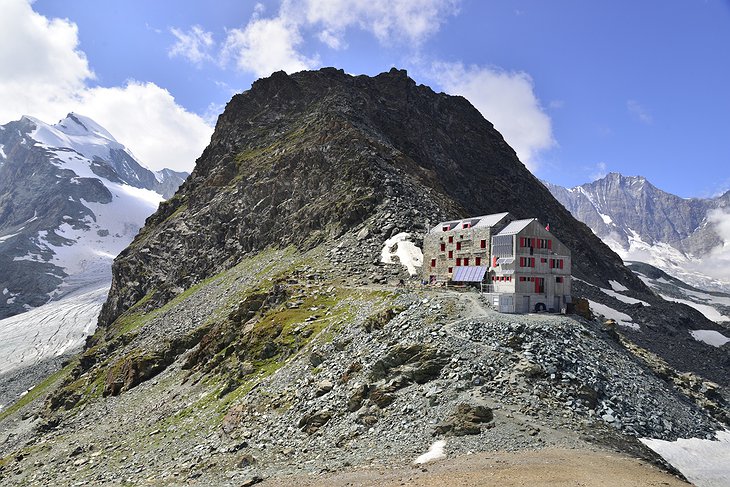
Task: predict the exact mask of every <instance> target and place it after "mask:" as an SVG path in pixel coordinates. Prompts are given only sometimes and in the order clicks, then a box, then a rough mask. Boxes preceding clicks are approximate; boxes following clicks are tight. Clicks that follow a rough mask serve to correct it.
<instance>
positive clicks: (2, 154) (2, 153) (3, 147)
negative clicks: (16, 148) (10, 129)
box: [0, 144, 8, 159]
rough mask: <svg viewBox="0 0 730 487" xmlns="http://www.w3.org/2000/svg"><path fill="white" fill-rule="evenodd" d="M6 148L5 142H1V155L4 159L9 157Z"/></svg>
mask: <svg viewBox="0 0 730 487" xmlns="http://www.w3.org/2000/svg"><path fill="white" fill-rule="evenodd" d="M4 149H5V146H4V145H3V144H0V156H1V157H2V158H3V159H7V158H8V156H7V155H6V154H5V150H4Z"/></svg>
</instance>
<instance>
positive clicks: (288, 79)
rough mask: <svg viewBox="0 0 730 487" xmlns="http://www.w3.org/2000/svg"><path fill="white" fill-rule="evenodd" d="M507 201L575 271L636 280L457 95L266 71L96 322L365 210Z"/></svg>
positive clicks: (127, 262) (379, 212) (434, 209)
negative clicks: (548, 231) (552, 239)
mask: <svg viewBox="0 0 730 487" xmlns="http://www.w3.org/2000/svg"><path fill="white" fill-rule="evenodd" d="M483 188H490V190H489V191H484V190H483ZM505 209H509V211H510V212H511V213H512V214H514V215H516V216H518V217H532V216H535V217H538V218H539V219H540V220H541V221H545V222H549V223H550V225H551V228H552V229H554V233H555V234H556V236H557V237H558V238H560V239H561V241H563V242H564V243H566V244H567V245H568V246H569V247H571V248H572V249H573V255H574V261H575V262H576V263H577V264H576V266H575V271H574V272H575V273H576V275H578V277H580V278H583V279H587V280H590V281H594V282H597V283H598V282H605V280H606V279H611V278H614V279H616V280H619V281H626V283H627V284H630V285H631V286H632V287H634V288H636V289H643V284H642V283H641V281H639V280H638V279H637V278H636V277H635V276H634V275H633V274H631V273H630V272H627V271H626V269H625V268H624V267H623V265H622V264H621V262H620V259H619V258H618V257H617V256H616V255H615V254H613V253H612V252H611V251H610V250H609V249H608V248H607V247H605V246H604V245H603V244H602V243H601V242H600V241H599V239H597V238H596V237H595V235H593V234H592V233H591V232H590V230H589V229H588V228H587V227H586V226H585V225H583V224H581V223H578V222H576V221H575V220H574V219H573V217H572V216H571V215H570V214H569V213H568V212H567V211H566V210H565V209H564V208H563V207H562V206H561V205H560V204H559V203H558V202H557V201H555V199H554V198H553V197H552V196H551V195H550V194H549V192H548V191H547V190H546V188H545V187H544V186H543V185H542V184H541V183H540V182H539V181H538V180H537V179H535V177H534V176H533V175H532V174H531V173H530V172H529V171H528V170H527V169H526V168H525V167H524V165H522V164H521V163H520V162H519V160H518V159H517V156H516V154H515V152H514V151H513V150H512V149H511V148H510V147H509V146H508V145H507V144H506V143H505V141H504V139H503V138H502V136H501V135H500V134H499V133H498V132H497V131H496V130H494V127H493V126H492V125H491V124H490V123H489V122H487V121H486V120H484V119H483V118H482V116H481V115H480V114H479V112H478V111H477V110H476V109H475V108H474V107H473V106H471V105H470V104H469V103H468V102H467V101H466V100H465V99H464V98H461V97H453V96H448V95H445V94H438V93H434V92H433V91H432V90H431V89H430V88H428V87H426V86H423V85H417V84H416V83H415V82H414V81H413V80H412V79H410V78H409V77H408V76H407V74H406V72H405V71H399V70H397V69H393V70H391V71H390V72H388V73H382V74H380V75H378V76H375V77H367V76H349V75H346V74H345V73H344V72H343V71H342V70H336V69H334V68H324V69H321V70H319V71H307V72H301V73H296V74H293V75H291V76H289V75H287V74H285V73H283V72H279V73H274V74H273V75H272V76H271V77H269V78H266V79H261V80H258V81H256V82H255V83H254V84H253V86H252V87H251V89H250V90H248V91H246V92H244V93H241V94H239V95H236V96H234V97H233V98H232V99H231V101H230V102H229V103H228V105H227V106H226V109H225V111H224V112H223V114H221V115H220V117H219V119H218V122H217V124H216V130H215V133H214V135H213V137H212V139H211V144H210V145H209V146H208V147H207V148H206V149H205V151H204V152H203V154H202V155H201V157H200V158H199V159H198V161H197V163H196V168H195V170H194V171H193V173H192V174H191V176H190V178H188V180H187V181H186V182H185V184H184V185H183V186H182V188H181V191H180V192H179V193H178V194H177V195H176V197H175V198H173V199H171V200H170V201H169V202H167V203H166V204H164V205H162V206H161V207H160V210H159V211H158V212H157V213H156V214H155V215H154V216H153V217H152V218H151V219H150V220H149V221H148V222H147V225H146V228H145V231H144V232H143V233H142V234H141V235H140V236H138V238H137V239H135V242H134V243H133V244H132V245H131V246H130V247H129V248H128V249H127V250H126V251H125V252H123V253H122V254H121V255H120V257H119V258H118V259H117V261H116V262H115V266H114V270H113V273H114V277H113V282H112V289H111V292H110V296H109V300H108V302H107V303H106V305H105V307H104V309H103V311H102V315H101V324H103V325H109V324H111V323H112V322H113V321H114V319H116V318H117V317H118V316H119V315H120V314H121V313H123V312H124V311H125V310H126V309H128V308H129V307H131V306H132V305H134V303H135V302H138V301H139V300H141V299H143V298H145V297H146V296H148V295H150V294H151V296H150V298H151V299H150V300H149V301H148V303H149V306H159V305H162V304H164V303H165V302H167V301H168V300H169V299H170V298H171V297H172V296H173V295H174V293H173V292H172V289H173V288H175V287H182V288H187V287H189V286H190V285H192V284H194V283H196V282H198V281H199V280H201V279H204V278H205V277H206V276H207V275H210V274H211V273H216V272H220V271H221V270H223V269H226V268H229V267H230V266H232V265H233V264H234V263H236V262H238V261H239V260H240V258H241V257H242V256H244V255H246V253H247V252H255V251H258V250H261V249H263V248H266V247H267V246H269V245H276V246H281V245H288V244H294V245H296V246H298V247H300V248H301V249H305V250H306V249H308V248H312V247H313V246H315V245H317V244H319V243H322V242H324V241H326V240H327V239H331V238H336V237H338V236H340V235H342V234H343V233H345V232H346V231H347V230H348V229H350V228H353V227H355V226H358V225H360V224H361V223H363V222H364V221H365V220H366V219H368V218H370V221H372V222H373V225H372V226H370V227H369V228H370V230H371V231H372V230H375V229H376V228H378V229H383V228H390V230H389V233H391V234H393V233H394V232H395V231H396V229H397V230H398V231H410V232H412V233H418V232H422V231H423V229H425V228H427V227H428V226H430V225H431V224H433V223H436V222H438V221H441V220H443V219H447V218H448V217H450V218H453V217H454V216H456V215H464V216H466V215H475V214H488V213H495V212H499V211H504V210H505ZM200 249H205V252H204V253H201V252H200ZM173 255H174V256H175V258H172V256H173Z"/></svg>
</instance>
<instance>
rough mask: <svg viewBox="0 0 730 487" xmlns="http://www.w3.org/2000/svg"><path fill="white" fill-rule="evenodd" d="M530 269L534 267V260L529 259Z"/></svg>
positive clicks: (532, 258)
mask: <svg viewBox="0 0 730 487" xmlns="http://www.w3.org/2000/svg"><path fill="white" fill-rule="evenodd" d="M530 267H535V258H534V257H530Z"/></svg>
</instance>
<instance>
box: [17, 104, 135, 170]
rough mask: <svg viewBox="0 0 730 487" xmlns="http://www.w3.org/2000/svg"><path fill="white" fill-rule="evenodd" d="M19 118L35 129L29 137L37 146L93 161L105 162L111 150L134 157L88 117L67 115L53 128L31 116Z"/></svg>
mask: <svg viewBox="0 0 730 487" xmlns="http://www.w3.org/2000/svg"><path fill="white" fill-rule="evenodd" d="M23 119H24V120H28V121H30V122H31V123H32V124H33V125H34V126H35V129H34V130H33V131H32V132H31V133H30V137H31V138H32V139H33V140H34V141H35V142H36V144H39V145H41V146H45V147H47V148H64V149H72V150H74V151H76V152H78V153H79V154H81V155H82V156H84V157H86V158H88V159H89V160H94V158H95V157H99V158H101V159H105V160H106V159H109V158H110V154H111V151H112V150H118V151H124V152H126V153H127V154H129V155H130V157H132V158H134V156H133V155H132V153H131V152H130V151H129V150H128V149H127V148H126V147H124V146H123V145H122V144H120V143H119V142H117V140H116V139H115V138H114V137H113V136H112V135H111V134H110V133H109V132H108V131H107V130H106V129H105V128H104V127H102V126H101V125H99V124H98V123H96V122H95V121H93V120H92V119H90V118H89V117H84V116H83V115H79V114H76V113H69V114H68V115H67V116H66V118H64V119H63V120H61V121H59V122H58V123H57V124H55V125H49V124H47V123H45V122H43V121H41V120H38V119H37V118H35V117H29V116H23ZM140 165H141V164H140ZM143 167H144V166H143Z"/></svg>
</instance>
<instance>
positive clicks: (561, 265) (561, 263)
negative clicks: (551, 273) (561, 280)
mask: <svg viewBox="0 0 730 487" xmlns="http://www.w3.org/2000/svg"><path fill="white" fill-rule="evenodd" d="M560 268H561V269H562V268H563V259H560Z"/></svg>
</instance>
